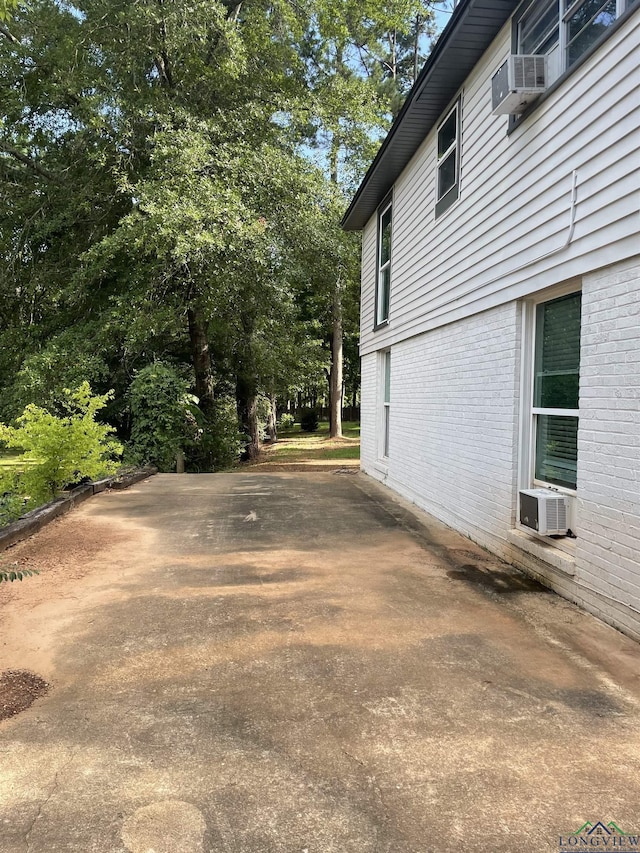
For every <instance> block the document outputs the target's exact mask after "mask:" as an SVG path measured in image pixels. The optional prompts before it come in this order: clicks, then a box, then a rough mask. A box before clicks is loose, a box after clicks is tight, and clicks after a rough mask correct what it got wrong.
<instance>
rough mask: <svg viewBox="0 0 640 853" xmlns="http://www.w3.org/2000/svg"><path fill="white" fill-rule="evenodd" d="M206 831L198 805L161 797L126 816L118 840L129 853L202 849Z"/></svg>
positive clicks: (190, 852) (198, 851) (188, 852)
mask: <svg viewBox="0 0 640 853" xmlns="http://www.w3.org/2000/svg"><path fill="white" fill-rule="evenodd" d="M206 831H207V824H206V822H205V819H204V817H203V816H202V812H201V811H200V809H197V808H196V807H195V806H193V805H191V803H185V802H182V801H181V800H163V801H160V802H157V803H151V805H148V806H143V807H142V808H141V809H138V811H137V812H135V813H134V814H132V815H131V817H129V818H127V820H126V821H125V824H124V826H123V828H122V840H123V841H124V843H125V845H126V847H127V850H129V851H130V853H202V851H203V850H204V846H203V845H204V834H205V832H206Z"/></svg>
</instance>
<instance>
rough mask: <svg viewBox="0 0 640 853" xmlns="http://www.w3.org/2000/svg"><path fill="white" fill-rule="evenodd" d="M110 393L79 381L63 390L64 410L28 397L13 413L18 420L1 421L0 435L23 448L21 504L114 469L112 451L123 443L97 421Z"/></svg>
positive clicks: (38, 501)
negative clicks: (52, 409) (98, 392)
mask: <svg viewBox="0 0 640 853" xmlns="http://www.w3.org/2000/svg"><path fill="white" fill-rule="evenodd" d="M111 396H112V392H109V393H107V394H102V395H96V396H94V395H92V393H91V388H90V386H89V383H88V382H83V383H82V384H81V385H80V386H79V387H78V388H76V389H75V390H73V391H72V390H70V389H68V388H67V389H65V390H64V392H63V397H62V399H61V400H60V406H61V407H62V409H63V410H64V411H66V412H67V414H66V415H65V416H58V415H52V414H51V413H50V412H48V411H46V409H42V408H40V407H39V406H36V405H34V404H32V403H31V404H29V405H28V406H27V407H26V408H25V410H24V412H23V413H22V415H20V417H19V418H18V419H17V423H18V424H19V426H17V427H10V426H6V425H5V424H0V441H3V442H4V443H5V444H6V445H7V447H15V448H20V449H22V450H23V451H24V453H23V455H22V457H21V458H22V459H23V460H24V463H25V464H24V467H23V470H22V471H21V473H20V475H19V480H20V482H19V490H20V493H21V494H22V495H24V496H25V497H26V498H27V499H28V500H27V505H26V509H31V508H32V507H34V506H39V505H40V504H42V503H46V501H48V500H51V499H52V498H54V497H55V496H56V495H57V494H58V493H59V492H61V491H62V489H64V488H65V486H68V485H70V484H71V483H76V482H78V481H79V480H82V479H84V478H90V479H97V478H98V477H103V476H105V475H107V474H110V473H113V472H114V471H115V470H116V468H117V465H116V463H115V461H114V457H118V456H120V454H121V453H122V446H121V445H120V444H119V443H118V442H117V441H114V440H113V439H112V438H111V436H112V434H113V432H114V429H113V427H110V426H107V425H105V424H100V423H98V422H97V421H96V415H97V414H98V412H99V411H100V409H102V408H104V406H105V405H106V403H107V400H108V399H110V397H111Z"/></svg>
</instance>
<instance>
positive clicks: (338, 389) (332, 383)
mask: <svg viewBox="0 0 640 853" xmlns="http://www.w3.org/2000/svg"><path fill="white" fill-rule="evenodd" d="M341 61H342V57H339V62H341ZM339 151H340V139H339V137H338V136H337V134H335V133H334V134H333V139H332V140H331V155H330V156H331V163H330V169H331V181H332V182H333V183H334V184H336V185H337V184H338V154H339ZM331 322H332V330H331V371H330V374H329V436H330V437H331V438H342V280H341V279H340V277H339V276H338V277H337V278H336V283H335V285H334V288H333V294H332V306H331Z"/></svg>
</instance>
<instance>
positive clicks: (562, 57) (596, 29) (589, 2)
mask: <svg viewBox="0 0 640 853" xmlns="http://www.w3.org/2000/svg"><path fill="white" fill-rule="evenodd" d="M638 2H640V0H542V2H540V0H534V1H533V2H531V3H528V4H523V6H522V7H521V10H520V11H519V12H516V16H515V19H514V45H513V50H514V53H519V54H525V55H532V54H535V55H543V56H546V57H547V61H548V74H549V84H550V83H553V82H554V81H555V80H556V79H557V78H558V77H559V76H560V75H561V74H562V73H564V72H565V71H567V70H568V69H569V68H571V66H572V65H574V64H575V63H576V62H577V61H578V60H579V59H580V57H581V56H583V55H584V54H585V53H586V52H587V51H588V50H589V49H590V48H591V47H592V46H593V45H594V44H595V43H596V42H597V41H599V40H600V38H601V37H602V36H603V35H604V34H605V33H606V32H607V30H608V29H609V28H610V27H611V26H612V25H613V24H614V23H615V21H616V20H617V19H618V18H619V17H620V16H621V15H622V14H623V13H624V12H626V11H627V9H630V8H631V7H632V6H633V5H635V4H636V3H638Z"/></svg>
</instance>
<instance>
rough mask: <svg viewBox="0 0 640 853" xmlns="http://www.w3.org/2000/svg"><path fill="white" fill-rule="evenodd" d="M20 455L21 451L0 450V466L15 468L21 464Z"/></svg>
mask: <svg viewBox="0 0 640 853" xmlns="http://www.w3.org/2000/svg"><path fill="white" fill-rule="evenodd" d="M21 456H22V453H21V451H19V450H0V468H15V467H16V466H17V465H21V464H22V463H21V462H20V457H21Z"/></svg>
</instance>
